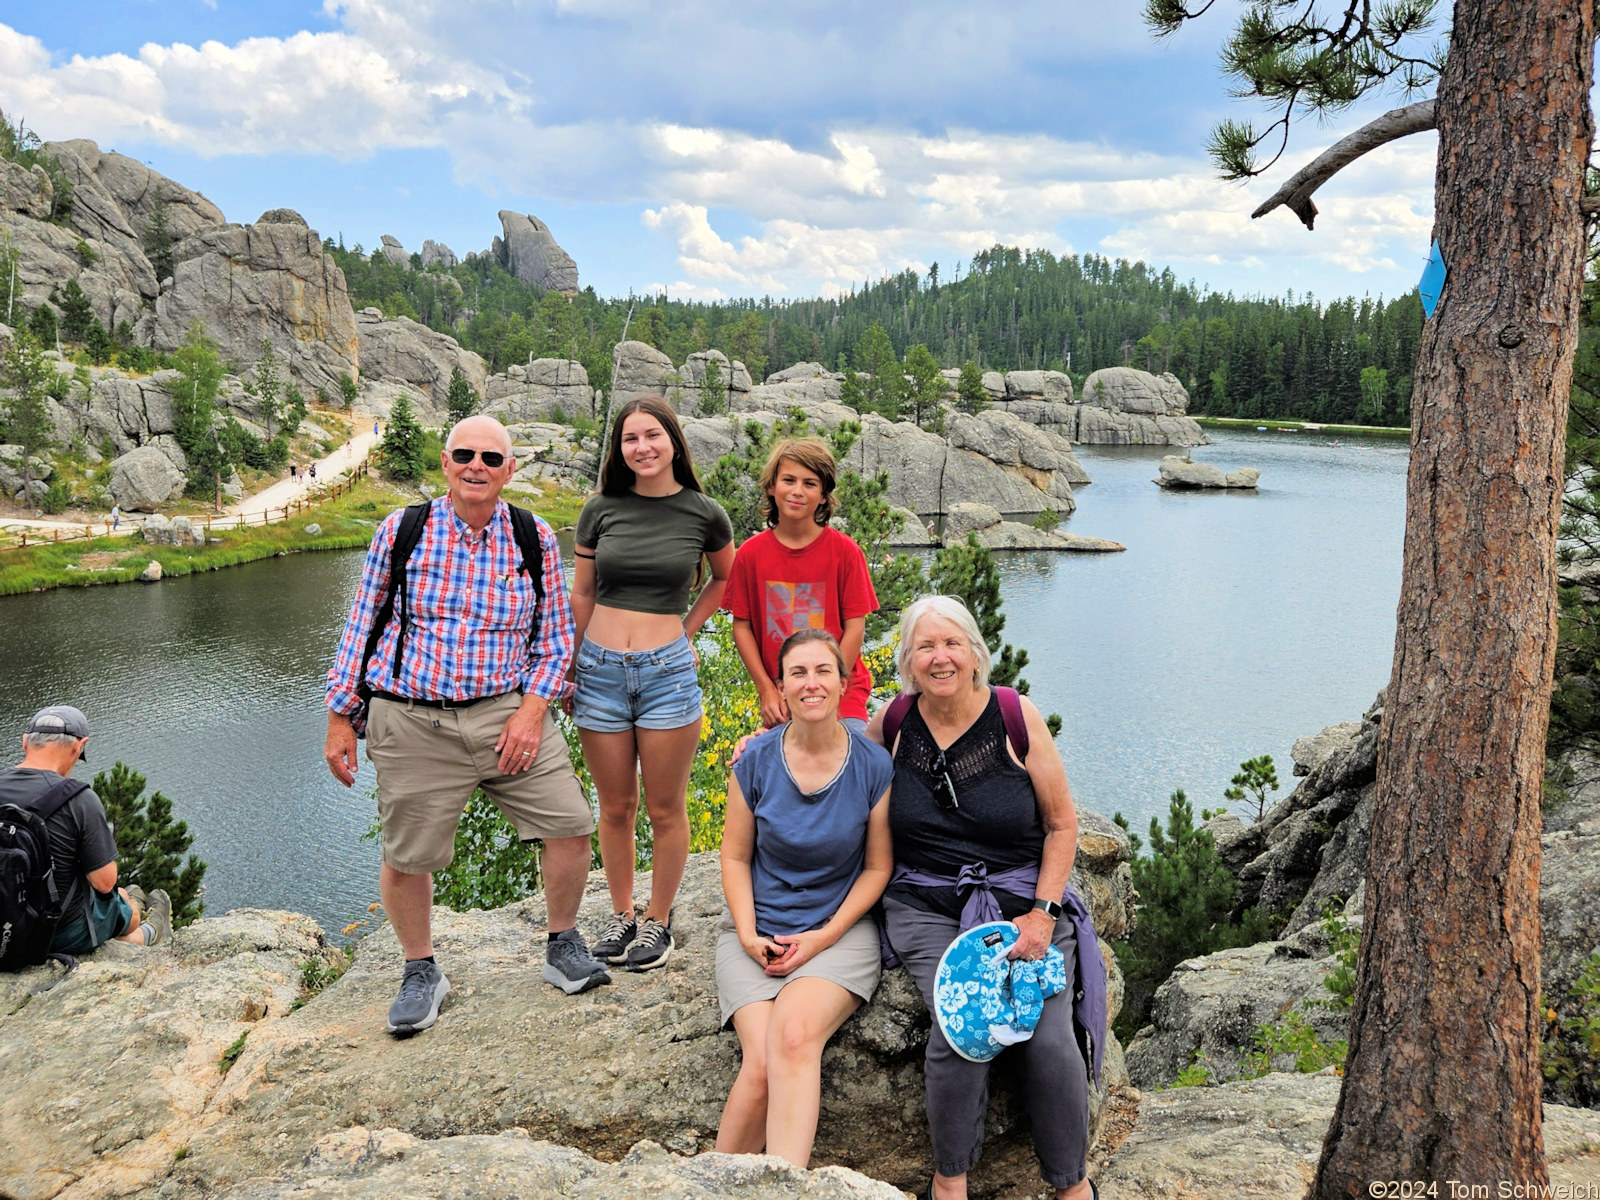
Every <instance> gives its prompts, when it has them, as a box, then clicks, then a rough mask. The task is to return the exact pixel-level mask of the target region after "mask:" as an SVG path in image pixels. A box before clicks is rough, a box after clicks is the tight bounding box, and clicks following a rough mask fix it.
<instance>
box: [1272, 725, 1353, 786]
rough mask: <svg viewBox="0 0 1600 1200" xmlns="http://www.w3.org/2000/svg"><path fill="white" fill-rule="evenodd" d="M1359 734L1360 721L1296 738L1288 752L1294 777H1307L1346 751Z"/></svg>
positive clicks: (1329, 727)
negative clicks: (1292, 765)
mask: <svg viewBox="0 0 1600 1200" xmlns="http://www.w3.org/2000/svg"><path fill="white" fill-rule="evenodd" d="M1360 733H1361V722H1360V721H1341V722H1340V723H1339V724H1337V725H1329V726H1328V727H1327V728H1325V729H1323V730H1322V731H1321V732H1320V733H1313V734H1310V735H1309V736H1307V737H1303V738H1298V739H1296V741H1295V744H1294V746H1293V747H1292V748H1291V749H1290V750H1289V757H1290V758H1291V759H1293V760H1294V773H1295V774H1296V775H1309V774H1311V772H1312V771H1315V770H1316V769H1317V768H1318V767H1320V766H1321V765H1322V764H1323V763H1325V762H1327V761H1328V760H1329V759H1330V758H1332V757H1333V756H1334V755H1335V754H1337V753H1338V752H1339V751H1341V750H1345V749H1348V748H1349V746H1350V745H1351V744H1352V743H1354V742H1355V740H1356V738H1357V736H1359V735H1360Z"/></svg>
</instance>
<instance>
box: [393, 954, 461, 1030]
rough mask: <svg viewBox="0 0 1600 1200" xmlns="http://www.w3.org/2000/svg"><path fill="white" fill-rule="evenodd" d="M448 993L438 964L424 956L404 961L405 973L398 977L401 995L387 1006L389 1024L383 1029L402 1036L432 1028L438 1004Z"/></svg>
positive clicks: (448, 989)
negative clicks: (411, 960)
mask: <svg viewBox="0 0 1600 1200" xmlns="http://www.w3.org/2000/svg"><path fill="white" fill-rule="evenodd" d="M449 994H450V981H449V980H448V979H446V978H445V977H444V972H443V971H441V970H440V969H439V964H438V963H431V962H429V961H428V960H427V959H425V958H420V959H417V960H416V961H415V962H408V963H406V972H405V974H404V975H402V976H401V977H400V994H399V995H398V996H396V997H395V1001H394V1003H393V1004H391V1005H390V1006H389V1023H388V1024H387V1025H385V1026H384V1027H383V1031H384V1032H385V1033H398V1034H401V1035H402V1036H404V1035H407V1034H412V1033H420V1032H421V1031H422V1030H424V1029H431V1028H432V1027H433V1024H434V1022H436V1021H437V1020H438V1019H439V1005H441V1004H443V1003H444V998H445V997H446V996H448V995H449Z"/></svg>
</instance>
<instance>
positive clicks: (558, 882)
mask: <svg viewBox="0 0 1600 1200" xmlns="http://www.w3.org/2000/svg"><path fill="white" fill-rule="evenodd" d="M440 462H441V465H442V466H443V468H444V475H445V482H446V485H447V488H448V490H447V492H446V494H445V495H443V496H441V497H439V498H438V499H436V500H434V501H432V502H431V503H429V502H423V503H421V504H415V505H412V506H411V507H410V508H406V509H402V510H400V511H399V512H395V513H391V514H390V515H389V517H388V518H386V519H385V520H384V521H383V523H382V524H381V525H379V526H378V532H377V534H376V535H375V536H374V537H373V539H372V546H371V548H370V549H369V550H368V551H367V561H366V565H365V566H364V567H363V569H362V574H361V584H360V587H359V588H358V589H357V591H356V599H355V605H354V607H353V608H352V609H351V611H350V618H349V620H348V621H347V622H346V624H345V628H344V633H343V635H342V636H341V637H340V639H339V651H338V656H337V658H336V659H335V660H334V664H333V667H332V669H331V670H329V672H328V690H327V701H328V709H329V712H328V738H327V743H326V745H325V747H324V750H323V757H324V758H325V759H326V761H327V763H328V768H329V769H330V770H331V771H332V772H333V775H334V778H335V779H337V780H339V782H340V783H342V784H344V785H345V786H346V787H349V786H350V785H351V784H352V783H353V782H354V781H355V774H356V770H357V761H356V737H357V733H358V730H362V729H364V730H365V731H366V733H367V757H368V759H370V760H371V762H372V765H373V766H374V767H375V768H376V769H377V773H378V817H379V820H380V822H381V824H382V826H383V840H382V847H383V866H382V868H381V871H380V874H379V880H378V882H379V894H380V896H381V897H382V899H383V906H384V910H385V911H386V912H387V913H388V916H389V920H390V922H391V923H392V924H393V925H394V931H395V934H396V936H397V937H398V938H399V940H400V947H401V949H402V950H403V951H404V953H405V958H406V964H405V972H404V975H403V977H402V979H401V982H400V994H399V996H398V997H397V998H396V999H395V1002H394V1004H393V1006H392V1007H391V1008H390V1009H389V1021H388V1025H387V1026H386V1029H387V1031H388V1032H390V1033H396V1034H402V1035H404V1034H411V1033H416V1032H417V1031H419V1030H423V1029H427V1028H429V1027H430V1026H432V1025H433V1024H434V1023H435V1021H437V1020H438V1017H439V1006H440V1004H441V1003H442V1002H443V1001H444V997H445V995H446V994H447V993H448V992H449V991H450V983H449V981H448V980H447V979H446V978H445V976H444V973H443V972H442V971H441V970H440V969H439V966H438V964H437V963H436V962H435V961H434V956H433V937H432V906H433V874H432V873H433V872H434V871H439V870H443V869H444V868H445V867H446V866H448V865H449V864H450V860H451V859H452V858H453V857H454V855H455V832H456V826H457V824H458V823H459V821H460V819H461V813H462V811H463V810H464V809H465V807H466V804H467V801H468V800H469V799H470V798H471V796H472V793H473V791H474V789H476V788H479V787H482V788H483V790H484V792H485V793H487V794H488V796H489V798H490V799H491V800H492V801H493V802H494V803H495V805H496V806H497V807H499V809H500V811H501V812H502V813H504V814H505V816H506V818H507V820H509V821H510V822H511V824H512V825H514V826H515V827H516V829H517V833H518V835H519V836H520V837H521V839H522V840H523V841H524V842H529V841H534V840H536V839H542V840H543V842H544V855H543V862H542V866H543V871H544V880H545V901H546V907H547V909H548V911H549V918H550V929H549V940H548V943H547V945H546V949H545V967H544V979H545V981H546V982H548V983H550V984H553V985H554V986H556V987H558V988H560V989H561V990H562V991H564V992H566V993H568V994H569V995H571V994H573V993H576V992H582V991H587V990H588V989H589V988H592V987H595V986H597V985H599V984H603V983H610V982H611V973H610V972H609V971H607V970H606V969H605V967H604V966H602V965H601V964H600V963H599V962H597V961H595V959H594V958H593V957H592V956H591V955H590V954H589V950H588V947H587V945H586V944H585V943H584V940H583V935H582V934H580V933H579V932H578V929H577V923H578V902H579V901H580V900H581V899H582V897H583V887H584V883H585V882H586V881H587V880H588V877H589V834H590V833H591V832H592V831H593V829H594V818H593V816H592V815H591V814H590V811H589V802H588V800H587V798H586V797H585V796H584V794H583V791H582V789H581V788H580V787H579V786H578V780H577V776H576V775H574V774H573V770H572V763H571V760H570V759H569V758H568V756H567V744H566V740H565V739H564V738H563V737H562V736H561V734H560V733H559V732H558V731H557V729H556V725H555V720H554V714H553V713H552V712H551V711H550V705H551V704H552V703H553V702H557V701H559V700H561V699H562V698H563V697H564V696H565V695H566V694H567V693H568V692H569V691H570V685H569V684H568V683H567V681H566V676H567V668H568V666H569V665H570V663H571V661H572V639H573V633H572V609H571V608H570V607H569V605H568V602H567V592H566V587H565V586H564V582H565V581H564V579H563V577H562V571H561V551H560V548H559V546H558V545H557V543H556V536H555V534H554V533H553V532H552V531H551V529H550V526H549V525H547V524H545V522H544V521H542V520H540V519H539V518H538V517H536V516H534V515H533V514H532V513H530V512H526V511H524V510H522V509H519V508H514V507H512V506H510V505H508V504H506V503H505V502H504V501H502V500H501V499H500V491H501V489H502V488H503V487H505V485H506V482H507V481H508V480H509V479H510V478H511V474H512V472H513V471H515V470H516V466H517V463H516V459H515V457H514V456H513V454H512V451H511V436H510V434H508V433H507V432H506V428H505V426H504V425H502V424H500V422H499V421H496V420H495V419H494V418H493V417H484V416H476V417H468V418H466V419H465V420H463V421H461V422H459V423H458V424H457V425H456V426H455V428H454V429H452V430H451V431H450V435H449V437H448V438H447V439H446V441H445V449H444V451H443V453H442V454H441V455H440ZM397 547H398V548H397ZM397 592H400V593H403V594H402V595H401V596H400V598H399V599H398V600H397V599H396V594H397ZM395 614H400V615H399V617H398V618H396V617H395ZM369 697H370V701H371V702H370V705H368V703H367V700H368V698H369Z"/></svg>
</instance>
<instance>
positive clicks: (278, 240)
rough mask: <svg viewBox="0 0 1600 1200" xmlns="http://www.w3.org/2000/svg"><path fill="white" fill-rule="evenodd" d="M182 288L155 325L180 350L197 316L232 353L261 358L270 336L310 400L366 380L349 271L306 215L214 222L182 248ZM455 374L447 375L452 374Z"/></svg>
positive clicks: (161, 342)
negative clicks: (347, 380) (344, 381)
mask: <svg viewBox="0 0 1600 1200" xmlns="http://www.w3.org/2000/svg"><path fill="white" fill-rule="evenodd" d="M172 254H173V260H174V262H175V264H176V266H175V269H174V275H173V285H172V286H171V287H169V288H165V289H164V290H163V291H162V293H161V295H160V296H159V297H158V298H157V300H156V305H155V314H154V316H153V317H152V318H151V319H150V323H149V325H148V327H147V329H146V330H144V331H143V332H146V333H147V335H148V337H149V339H150V342H151V344H152V345H154V346H155V347H156V348H157V349H159V350H176V349H177V348H178V347H179V346H181V345H182V344H183V340H184V338H185V336H187V333H188V330H189V325H190V322H192V321H198V322H199V323H200V325H201V326H202V327H203V328H204V330H205V332H206V334H207V335H208V336H210V337H211V338H213V339H215V340H216V342H217V343H218V349H219V352H220V353H221V355H222V357H223V358H225V359H229V358H231V359H233V360H234V361H235V362H239V363H253V362H254V361H255V360H256V359H257V358H259V357H260V356H261V343H262V342H263V341H269V342H271V343H272V347H273V350H274V351H275V352H276V353H277V355H278V357H279V358H281V359H282V360H283V361H284V363H285V365H286V369H287V371H288V373H289V374H290V376H291V377H292V378H294V379H295V380H296V381H298V382H299V383H300V385H301V386H302V387H303V388H304V389H305V390H306V394H307V396H308V398H309V397H310V396H312V395H313V394H314V393H315V392H317V391H321V392H323V393H324V394H325V395H328V396H337V395H338V394H339V377H340V376H341V375H349V376H350V377H351V378H352V379H355V378H358V377H359V375H360V367H361V351H360V338H359V335H358V333H357V327H356V318H355V313H354V312H353V311H352V310H351V308H350V295H349V292H348V290H347V289H346V287H345V281H344V272H343V271H341V270H340V269H339V267H338V265H337V264H336V263H335V262H334V261H333V259H332V258H330V257H328V256H327V255H326V254H324V253H323V250H322V241H321V239H320V238H318V237H317V235H316V233H315V232H314V231H313V230H311V229H310V228H308V227H307V225H306V223H305V220H304V218H302V217H301V216H300V215H299V214H298V213H295V212H292V211H290V210H288V209H273V210H272V211H270V212H266V213H263V214H262V215H261V219H260V220H259V221H258V222H257V223H256V224H254V225H222V226H219V227H217V228H213V229H205V230H202V231H201V232H199V233H196V234H194V235H193V236H191V237H188V238H185V239H184V240H183V241H181V242H179V243H178V244H177V245H176V246H175V247H173V251H172ZM446 377H447V378H448V372H446Z"/></svg>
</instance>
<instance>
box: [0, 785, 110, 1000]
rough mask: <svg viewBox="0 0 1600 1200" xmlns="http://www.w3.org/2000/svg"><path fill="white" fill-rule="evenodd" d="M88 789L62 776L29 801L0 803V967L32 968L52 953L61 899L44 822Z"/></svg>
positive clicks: (59, 919)
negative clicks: (51, 941)
mask: <svg viewBox="0 0 1600 1200" xmlns="http://www.w3.org/2000/svg"><path fill="white" fill-rule="evenodd" d="M88 789H89V785H88V784H86V783H83V782H81V781H79V780H77V779H62V781H61V782H60V783H58V784H56V785H55V786H54V787H52V788H51V789H50V790H49V791H48V792H46V793H45V794H44V795H43V796H41V797H40V798H39V799H38V800H35V801H33V802H32V803H31V804H27V805H22V804H0V971H20V970H22V968H24V967H36V966H38V965H39V964H40V963H42V962H44V961H45V959H47V958H49V957H51V954H50V939H51V938H53V937H55V934H56V926H57V925H58V924H59V923H60V921H61V916H62V913H61V902H62V901H61V892H60V890H59V889H57V887H56V879H55V871H54V869H53V868H52V865H51V861H52V860H51V858H50V837H49V834H48V833H46V832H45V824H44V823H45V822H46V821H48V820H49V819H50V818H51V817H53V816H55V814H56V812H57V811H58V810H59V809H60V808H61V806H62V805H64V804H67V803H68V802H69V801H71V799H72V798H73V797H74V796H76V795H77V794H78V793H79V792H84V791H87V790H88Z"/></svg>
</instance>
